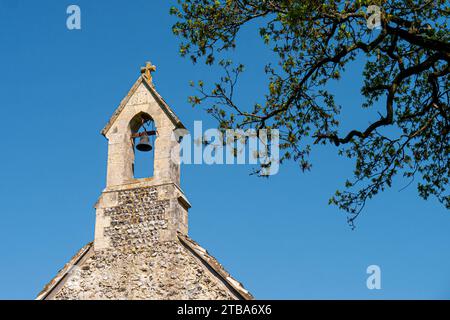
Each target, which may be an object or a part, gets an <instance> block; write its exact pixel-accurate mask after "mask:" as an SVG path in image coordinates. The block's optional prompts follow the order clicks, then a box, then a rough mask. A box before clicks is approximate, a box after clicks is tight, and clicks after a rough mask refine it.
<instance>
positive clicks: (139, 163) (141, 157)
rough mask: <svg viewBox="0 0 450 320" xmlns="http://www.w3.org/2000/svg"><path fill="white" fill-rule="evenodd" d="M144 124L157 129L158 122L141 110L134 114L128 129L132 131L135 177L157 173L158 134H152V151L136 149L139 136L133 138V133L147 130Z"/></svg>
mask: <svg viewBox="0 0 450 320" xmlns="http://www.w3.org/2000/svg"><path fill="white" fill-rule="evenodd" d="M144 124H147V128H146V129H148V130H155V131H156V122H155V120H154V119H153V118H152V116H150V115H149V114H148V113H147V112H144V111H140V112H138V113H137V114H136V115H134V116H133V117H132V118H131V120H130V121H129V124H128V130H129V132H130V136H131V137H130V138H131V145H130V148H132V152H131V157H130V161H131V168H132V177H133V179H142V178H151V177H153V176H154V173H155V157H154V155H155V154H156V152H157V151H156V148H157V146H156V143H155V141H156V136H150V144H151V145H152V150H151V151H150V152H140V151H138V150H136V144H137V143H138V142H139V138H133V137H132V135H133V134H136V133H139V132H142V131H143V130H145V129H144V128H143V127H144Z"/></svg>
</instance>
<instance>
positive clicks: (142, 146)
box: [136, 135, 152, 152]
mask: <svg viewBox="0 0 450 320" xmlns="http://www.w3.org/2000/svg"><path fill="white" fill-rule="evenodd" d="M136 149H138V150H139V151H142V152H149V151H151V150H152V146H151V144H150V139H149V138H148V136H147V135H143V136H141V137H140V139H139V143H138V144H137V146H136Z"/></svg>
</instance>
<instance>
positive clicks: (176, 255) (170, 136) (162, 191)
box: [37, 63, 253, 300]
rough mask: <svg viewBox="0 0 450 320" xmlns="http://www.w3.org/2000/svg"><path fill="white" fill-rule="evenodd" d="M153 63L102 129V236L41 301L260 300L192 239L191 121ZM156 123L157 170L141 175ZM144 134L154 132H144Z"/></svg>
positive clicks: (99, 225) (82, 252) (72, 262)
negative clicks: (143, 138)
mask: <svg viewBox="0 0 450 320" xmlns="http://www.w3.org/2000/svg"><path fill="white" fill-rule="evenodd" d="M155 70H156V68H155V67H154V66H153V65H151V63H147V64H146V66H145V67H144V68H142V69H141V75H140V76H139V78H138V80H137V81H136V82H135V84H134V85H133V87H132V88H131V90H130V91H129V93H128V94H127V95H126V97H125V98H124V99H123V100H122V102H121V103H120V105H119V107H118V108H117V109H116V111H115V112H114V114H113V115H112V117H111V118H110V120H109V122H108V123H107V124H106V126H105V127H104V128H103V130H102V132H101V133H102V135H104V136H105V137H106V139H107V140H108V162H107V177H106V188H105V189H104V190H103V192H102V194H101V195H100V198H99V200H98V201H97V203H96V205H95V209H96V222H95V237H94V241H93V242H91V243H89V244H87V245H86V246H84V247H83V248H82V249H81V250H80V251H79V252H78V253H77V254H76V255H75V256H74V257H73V258H72V259H71V260H70V261H69V262H68V263H67V264H66V265H65V266H64V268H63V269H61V270H60V271H59V273H58V274H57V275H56V277H55V278H54V279H52V280H51V281H50V283H48V284H47V285H46V286H45V288H44V289H43V290H42V292H41V293H39V295H38V297H37V299H38V300H44V299H252V298H253V297H252V295H251V294H250V293H249V292H248V291H247V290H245V289H244V287H243V286H242V285H241V284H240V283H239V282H238V281H236V280H235V279H233V278H232V277H231V276H230V274H229V273H227V272H226V271H225V270H224V268H223V267H222V265H221V264H220V263H218V262H217V260H216V259H214V257H212V256H211V255H209V254H208V252H207V251H206V250H205V249H203V248H202V247H200V246H199V245H198V244H197V243H196V242H194V241H193V240H191V239H190V238H189V237H188V235H187V233H188V210H189V208H190V207H191V205H190V204H189V201H188V200H187V198H186V196H185V195H184V193H183V191H182V190H181V188H180V165H179V148H180V146H179V140H177V139H175V135H174V131H175V130H177V129H184V126H183V124H182V123H181V121H180V120H179V119H178V117H177V116H176V115H175V114H174V113H173V111H172V110H171V109H170V107H169V106H168V105H167V103H166V102H165V101H164V100H163V98H162V97H161V96H160V95H159V94H158V92H157V91H156V90H155V87H154V85H153V81H152V72H153V71H155ZM146 121H152V122H153V123H154V125H155V130H154V134H155V140H154V145H153V146H152V147H153V151H152V152H154V156H153V159H154V160H153V162H154V163H153V176H152V177H148V178H141V179H136V178H135V177H134V160H135V152H137V151H136V150H135V149H136V148H135V140H136V137H138V136H139V130H140V129H141V126H142V124H143V123H144V122H146ZM144 133H147V131H145V130H144Z"/></svg>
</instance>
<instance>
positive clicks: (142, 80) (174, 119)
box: [101, 75, 185, 136]
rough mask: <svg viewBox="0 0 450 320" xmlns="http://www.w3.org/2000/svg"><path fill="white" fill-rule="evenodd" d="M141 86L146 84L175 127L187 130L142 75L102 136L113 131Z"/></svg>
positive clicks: (110, 120) (106, 126)
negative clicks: (114, 125)
mask: <svg viewBox="0 0 450 320" xmlns="http://www.w3.org/2000/svg"><path fill="white" fill-rule="evenodd" d="M141 84H144V86H145V87H146V88H147V89H148V90H149V91H150V93H151V94H152V95H153V97H154V98H155V100H156V101H157V102H158V103H159V105H160V107H161V109H162V110H163V111H164V112H165V113H166V115H167V117H168V118H169V119H170V120H171V121H172V122H173V124H174V125H175V127H177V128H182V129H185V126H184V125H183V123H181V121H180V119H179V118H178V117H177V115H176V114H175V113H174V112H173V111H172V109H171V108H170V107H169V105H168V104H167V103H166V102H165V101H164V99H163V97H161V95H160V94H159V93H158V92H157V91H156V89H155V86H154V85H153V83H151V82H149V81H148V80H147V79H146V78H145V76H144V75H140V76H139V78H138V79H137V80H136V82H135V83H134V85H133V86H132V87H131V89H130V91H129V92H128V94H127V95H126V96H125V98H123V100H122V101H121V102H120V105H119V106H118V107H117V109H116V110H115V111H114V113H113V115H112V116H111V118H110V119H109V121H108V123H107V124H106V125H105V127H104V128H103V129H102V131H101V134H102V135H104V136H106V134H107V133H108V131H109V129H111V127H112V125H113V124H114V122H115V121H116V119H117V117H118V116H119V114H120V113H121V112H122V110H123V109H124V108H125V106H126V105H127V103H128V101H129V100H130V99H131V97H132V96H133V95H134V93H135V92H136V90H137V89H138V88H139V86H140V85H141Z"/></svg>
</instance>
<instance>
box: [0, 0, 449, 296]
mask: <svg viewBox="0 0 450 320" xmlns="http://www.w3.org/2000/svg"><path fill="white" fill-rule="evenodd" d="M73 3H75V4H77V5H79V6H80V7H81V10H82V29H81V30H79V31H69V30H67V28H66V18H67V15H66V8H67V6H68V5H70V4H72V3H71V2H68V1H50V0H47V1H19V0H0V52H1V60H0V70H1V72H0V96H1V112H2V113H1V114H2V116H1V122H2V125H1V126H0V137H2V140H1V155H2V157H1V160H0V181H1V183H0V197H1V209H0V217H1V233H0V252H1V255H0V299H32V298H34V297H35V296H36V294H37V293H38V292H39V291H40V290H41V289H42V287H43V286H44V285H45V284H46V283H47V282H48V281H49V280H50V279H51V278H52V277H53V276H54V275H55V274H56V272H57V271H58V270H59V269H60V268H61V267H62V266H63V265H64V264H65V263H66V262H67V261H68V260H69V259H70V257H71V256H72V255H73V254H74V253H75V252H76V251H77V250H78V249H80V248H81V247H82V246H83V245H85V244H86V243H87V242H89V241H91V240H92V239H93V236H94V221H95V211H94V209H93V205H94V203H95V202H96V200H97V198H98V196H99V195H100V193H101V191H102V189H103V188H104V186H105V174H106V155H107V143H106V140H105V138H104V137H103V136H101V135H100V133H99V132H100V130H101V128H102V127H103V126H104V124H105V123H106V122H107V120H108V119H109V117H110V115H111V114H112V112H113V111H114V110H115V108H116V107H117V106H118V104H119V102H120V100H121V99H122V98H123V96H124V95H125V94H126V93H127V92H128V90H129V89H130V87H131V86H132V84H133V83H134V81H135V80H136V78H137V77H138V75H139V68H140V67H141V65H143V63H144V62H145V61H146V60H151V61H152V62H153V63H154V64H156V65H157V68H158V70H157V72H156V73H155V74H154V82H155V85H156V88H157V90H158V91H159V93H160V94H161V95H162V96H163V97H164V98H165V100H166V101H167V102H168V103H169V105H171V106H172V108H173V109H174V111H175V112H176V113H177V114H178V116H179V117H180V118H181V119H182V121H183V123H184V124H185V125H186V126H187V127H188V128H192V127H193V121H194V120H202V121H203V123H204V124H203V125H204V127H207V126H210V127H213V126H214V122H213V121H212V120H211V119H210V118H209V117H208V115H206V114H205V112H204V111H202V110H201V109H192V108H191V107H190V105H189V104H188V103H187V96H188V95H190V94H192V93H193V89H192V88H190V87H189V85H188V83H189V80H198V79H204V80H205V81H208V80H214V79H215V78H216V77H217V76H218V74H217V73H216V70H215V69H210V68H208V67H205V66H202V65H197V66H193V65H192V64H191V63H190V61H189V60H187V59H183V58H180V57H179V55H178V39H176V38H175V37H174V36H173V35H172V33H171V25H172V24H173V22H174V20H173V18H172V17H170V16H169V14H168V11H169V7H170V1H167V2H164V4H162V3H163V2H162V1H148V0H145V1H144V0H134V1H127V2H125V1H75V2H73ZM239 43H240V47H239V49H238V50H237V51H236V52H235V57H236V58H237V59H238V60H239V61H241V62H243V63H244V64H245V65H246V70H247V71H246V73H245V75H244V77H243V78H242V82H241V85H242V86H241V87H240V89H239V99H240V102H241V103H253V102H256V101H258V99H259V101H260V99H261V97H262V94H263V93H264V91H263V89H264V88H263V86H264V84H265V78H264V77H263V72H262V71H263V65H264V62H265V61H266V60H267V59H269V58H270V57H271V55H270V53H269V52H268V51H267V49H266V48H265V47H264V45H263V44H262V42H261V40H260V39H259V37H258V34H257V32H256V31H255V29H254V28H252V27H250V28H249V29H247V30H244V31H243V33H242V34H241V36H240V39H239ZM360 66H361V63H360V62H357V63H356V64H355V65H354V66H353V68H352V69H351V70H350V71H349V77H346V78H344V79H343V80H342V81H341V82H339V83H337V84H335V89H336V90H337V98H338V102H340V103H341V104H342V105H344V113H343V114H344V116H346V117H345V122H346V123H345V125H346V126H360V127H363V126H365V125H367V123H369V121H370V120H371V119H373V118H374V117H376V116H377V114H376V112H375V111H374V110H360V108H359V105H360V102H361V98H360V96H359V89H358V88H359V83H358V79H359V78H360V71H361V69H360ZM312 159H313V170H312V171H311V172H310V173H307V174H304V173H302V172H301V171H300V170H299V169H298V167H297V165H296V164H295V163H287V164H286V165H284V166H282V167H281V169H280V172H279V174H277V175H275V176H273V177H271V178H270V179H261V178H257V177H254V176H249V173H250V171H251V167H250V166H242V165H240V166H237V165H235V166H225V165H222V166H208V165H185V166H183V167H182V187H183V189H184V190H185V192H186V195H187V197H188V199H189V200H190V201H191V203H192V205H193V207H192V209H191V211H190V236H191V237H192V238H193V239H194V240H196V241H197V242H199V243H200V244H201V245H202V246H204V247H206V248H207V249H208V250H209V251H210V253H212V254H213V255H214V256H215V257H216V258H217V259H218V260H219V261H220V262H221V263H222V264H223V265H224V266H225V268H226V269H227V270H228V271H229V272H230V273H231V274H232V275H233V276H234V277H235V278H237V279H238V280H239V281H241V282H243V283H244V285H245V286H246V288H247V289H249V290H250V291H251V292H252V293H253V295H254V296H255V297H256V298H259V299H347V298H352V299H382V298H386V299H394V298H395V299H407V298H419V299H429V298H435V299H448V298H450V271H449V270H450V255H449V245H450V232H449V230H450V215H449V213H448V210H445V209H444V208H443V207H442V206H441V205H440V204H439V203H437V201H436V200H435V199H430V200H428V201H424V200H422V199H419V198H418V197H417V192H416V189H415V186H414V185H411V186H410V187H408V188H406V189H405V190H403V191H400V189H402V188H403V187H404V186H405V185H406V184H407V181H403V180H398V181H397V183H396V184H394V186H393V187H392V188H391V189H390V190H388V191H386V192H385V193H384V194H381V195H380V196H378V197H376V198H375V199H373V200H372V201H370V202H369V203H368V204H367V205H366V208H365V210H364V212H363V214H362V215H361V217H360V218H359V220H358V221H357V229H356V230H354V231H352V230H351V229H350V228H349V227H348V225H347V223H346V218H345V214H344V213H343V212H341V211H339V210H338V209H337V208H336V207H332V206H328V204H327V203H328V199H329V197H330V196H331V195H332V194H333V193H334V191H335V190H336V189H338V188H340V187H342V185H343V183H344V181H345V178H346V177H347V176H348V175H350V174H351V170H352V162H351V161H349V160H346V159H344V158H340V157H338V156H337V154H336V150H335V149H333V148H332V147H331V148H325V147H319V148H317V149H315V150H314V154H313V156H312ZM372 264H376V265H379V266H380V267H381V272H382V280H381V283H382V289H381V290H368V289H367V287H366V279H367V276H368V275H367V274H366V268H367V267H368V266H369V265H372Z"/></svg>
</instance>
